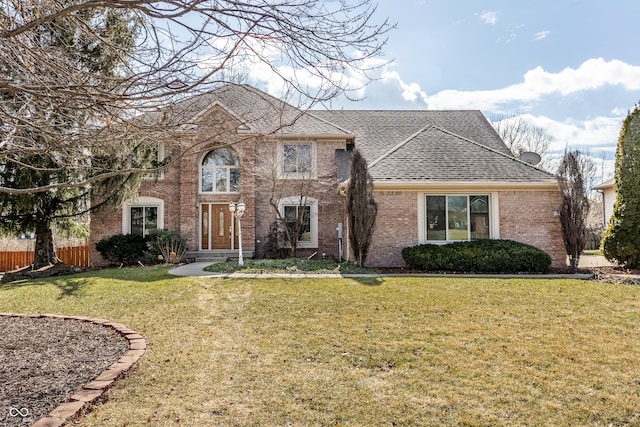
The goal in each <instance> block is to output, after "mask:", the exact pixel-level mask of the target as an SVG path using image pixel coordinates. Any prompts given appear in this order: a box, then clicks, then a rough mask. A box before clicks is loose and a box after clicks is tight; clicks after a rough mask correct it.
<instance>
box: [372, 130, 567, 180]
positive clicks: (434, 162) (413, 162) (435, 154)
mask: <svg viewBox="0 0 640 427" xmlns="http://www.w3.org/2000/svg"><path fill="white" fill-rule="evenodd" d="M370 173H371V176H372V177H373V179H374V180H375V181H438V182H443V181H456V182H458V181H465V182H469V181H480V182H537V181H555V178H554V177H553V176H552V175H550V174H549V173H547V172H544V171H542V170H539V169H537V168H534V167H532V166H531V165H529V164H527V163H525V162H522V161H520V160H517V159H516V158H514V157H513V156H512V155H506V154H504V153H502V152H500V151H497V150H495V149H493V148H489V147H487V146H485V145H482V144H478V143H476V142H474V141H472V140H469V139H467V138H464V137H461V136H459V135H456V134H454V133H451V132H448V131H446V130H444V129H440V128H438V127H436V126H433V125H428V126H426V127H425V128H423V129H422V130H420V131H419V132H418V133H416V134H415V135H412V136H411V137H410V138H408V139H407V140H405V141H403V143H401V144H400V145H398V146H397V147H394V149H392V150H390V151H389V152H388V153H385V154H384V155H383V156H381V157H379V158H378V159H376V160H375V161H374V162H372V163H371V164H370Z"/></svg>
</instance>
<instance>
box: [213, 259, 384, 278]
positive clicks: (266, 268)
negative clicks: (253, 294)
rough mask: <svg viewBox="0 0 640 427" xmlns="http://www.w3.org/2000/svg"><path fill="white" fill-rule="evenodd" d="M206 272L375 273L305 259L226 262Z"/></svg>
mask: <svg viewBox="0 0 640 427" xmlns="http://www.w3.org/2000/svg"><path fill="white" fill-rule="evenodd" d="M205 270H206V271H211V272H217V273H233V272H235V271H238V272H242V273H309V274H321V273H335V274H353V273H375V271H374V270H373V269H370V268H363V267H358V266H357V265H355V264H351V263H348V262H343V263H338V262H336V261H319V260H309V259H306V258H286V259H247V260H244V266H242V267H241V266H239V265H238V261H227V262H220V263H216V264H212V265H210V266H208V267H206V268H205Z"/></svg>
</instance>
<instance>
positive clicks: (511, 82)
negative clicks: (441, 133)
mask: <svg viewBox="0 0 640 427" xmlns="http://www.w3.org/2000/svg"><path fill="white" fill-rule="evenodd" d="M378 13H379V14H381V15H382V16H388V17H389V19H390V21H392V22H396V23H397V30H395V31H393V32H392V33H391V34H390V37H389V44H388V46H387V48H386V55H387V56H386V58H387V59H392V60H393V62H392V63H391V64H390V65H389V66H387V67H386V68H385V69H384V70H382V71H381V74H380V76H379V77H380V80H378V81H376V82H374V83H372V84H371V85H369V86H368V87H367V89H366V92H365V93H364V96H365V97H364V99H363V101H361V102H358V103H355V104H354V103H347V102H339V103H336V104H335V105H334V107H336V106H340V107H344V108H365V109H369V108H375V109H378V108H379V109H390V108H407V109H414V108H420V109H421V108H429V109H467V108H469V109H480V110H482V111H483V113H484V114H485V115H486V116H487V117H488V118H492V117H496V115H499V114H505V115H510V114H514V113H521V114H524V115H525V118H526V119H527V121H529V122H531V123H532V124H534V125H537V126H541V127H543V128H545V129H546V130H547V132H548V133H549V134H550V135H551V137H552V148H553V149H554V150H556V151H558V152H562V151H564V148H565V147H567V146H568V147H570V148H580V149H582V150H587V151H589V152H590V153H591V154H592V155H594V156H595V157H601V156H605V157H608V158H610V159H613V157H614V154H615V146H616V142H617V138H618V134H619V130H620V126H621V123H622V120H623V119H624V117H625V116H626V114H627V111H628V110H629V109H631V108H633V106H634V104H635V103H636V102H637V101H638V100H640V49H638V47H637V43H636V42H635V40H636V38H637V25H638V20H639V19H640V2H638V1H636V0H634V1H632V0H616V1H613V2H611V1H603V0H556V1H548V0H537V1H527V2H524V1H517V2H516V1H471V0H467V1H463V0H458V1H452V0H403V1H402V2H400V1H398V0H380V2H379V8H378ZM608 169H609V170H608V173H610V171H611V165H610V164H609V165H608Z"/></svg>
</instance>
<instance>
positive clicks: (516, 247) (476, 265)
mask: <svg viewBox="0 0 640 427" xmlns="http://www.w3.org/2000/svg"><path fill="white" fill-rule="evenodd" d="M402 258H403V259H404V261H405V262H406V263H407V265H408V266H409V267H411V268H416V269H419V270H424V271H456V272H476V273H520V272H531V273H534V272H535V273H546V272H548V271H549V270H550V269H551V256H550V255H549V254H547V253H546V252H544V251H542V250H540V249H538V248H536V247H534V246H531V245H527V244H524V243H519V242H514V241H512V240H490V239H483V240H472V241H464V242H455V243H449V244H446V245H433V244H424V245H417V246H411V247H408V248H404V249H403V250H402Z"/></svg>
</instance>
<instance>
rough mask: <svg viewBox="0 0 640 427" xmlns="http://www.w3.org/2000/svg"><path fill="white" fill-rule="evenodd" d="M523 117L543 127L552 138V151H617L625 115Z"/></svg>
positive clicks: (534, 124) (529, 115) (527, 115)
mask: <svg viewBox="0 0 640 427" xmlns="http://www.w3.org/2000/svg"><path fill="white" fill-rule="evenodd" d="M522 118H523V119H524V120H526V121H527V122H528V123H530V124H531V125H533V126H537V127H541V128H542V129H544V130H545V131H546V132H547V134H549V135H550V136H551V138H552V140H551V146H550V147H549V148H550V149H551V150H552V151H558V152H562V151H564V149H565V148H567V147H569V148H578V149H580V150H583V151H611V152H613V151H615V147H616V142H617V140H618V134H619V132H620V127H621V126H622V120H623V118H624V117H620V116H617V117H616V116H614V117H604V116H598V117H595V118H592V119H586V120H576V119H567V120H564V121H557V120H554V119H552V118H550V117H546V116H533V115H531V114H523V115H522Z"/></svg>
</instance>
